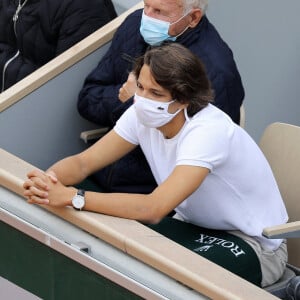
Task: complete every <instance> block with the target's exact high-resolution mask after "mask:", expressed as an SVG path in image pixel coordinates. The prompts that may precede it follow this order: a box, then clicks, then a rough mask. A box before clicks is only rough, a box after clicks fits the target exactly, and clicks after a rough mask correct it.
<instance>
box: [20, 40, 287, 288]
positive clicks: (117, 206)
mask: <svg viewBox="0 0 300 300" xmlns="http://www.w3.org/2000/svg"><path fill="white" fill-rule="evenodd" d="M134 74H135V76H136V78H137V91H136V95H135V103H134V105H133V106H132V107H130V108H129V109H128V110H127V111H126V112H125V113H124V115H123V116H122V117H121V118H120V120H119V121H118V122H117V124H116V126H115V128H114V129H113V130H112V131H110V132H109V133H108V134H107V135H106V136H104V137H103V138H102V139H100V140H99V141H98V142H97V143H96V144H94V145H93V146H92V147H90V148H89V149H87V150H86V151H84V152H82V153H80V154H78V155H74V156H71V157H68V158H66V159H63V160H61V161H59V162H58V163H56V164H54V165H53V166H52V167H50V168H49V170H48V171H47V172H46V173H43V172H40V171H37V170H34V171H32V172H30V173H29V174H28V178H29V179H28V180H27V181H26V182H25V183H24V188H25V192H24V195H25V196H26V197H27V198H28V201H29V203H38V204H46V205H52V206H57V207H61V206H66V205H73V206H74V207H75V208H77V209H80V210H81V209H84V210H89V211H95V212H99V213H104V214H108V215H113V216H118V217H123V218H129V219H135V220H139V221H142V222H145V223H158V222H159V221H160V220H162V219H163V218H164V217H165V216H166V215H167V214H168V213H169V212H171V211H172V210H173V209H175V211H176V217H177V218H180V219H182V220H184V221H186V222H189V223H193V224H195V225H198V226H202V227H204V228H209V229H217V230H224V231H228V232H231V233H233V234H236V235H237V236H239V237H241V238H242V239H244V240H245V241H247V242H248V243H249V244H250V245H251V246H252V247H253V249H254V250H255V252H256V254H257V256H258V258H259V260H260V264H261V270H262V282H261V285H262V286H265V285H268V284H271V283H273V282H275V281H276V280H277V279H279V278H280V276H281V275H282V273H283V270H284V267H285V263H286V260H287V254H286V246H285V243H284V242H283V241H282V240H280V239H278V240H268V239H266V238H264V237H263V236H262V230H263V228H265V227H267V226H272V225H278V224H282V223H285V222H286V221H287V219H288V217H287V212H286V209H285V206H284V204H283V201H282V198H281V196H280V192H279V190H278V187H277V184H276V182H275V179H274V176H273V174H272V171H271V169H270V166H269V165H268V163H267V161H266V159H265V157H264V156H263V154H262V152H261V151H260V149H259V147H258V146H257V145H256V144H255V142H254V141H253V140H252V139H251V138H250V136H249V135H248V134H247V133H246V132H245V131H244V130H243V129H242V128H241V127H239V126H237V125H236V124H235V123H233V122H232V120H231V119H230V118H229V117H228V116H227V115H226V114H225V113H223V112H222V111H221V110H219V109H218V108H216V107H215V106H213V105H212V104H210V103H209V102H210V101H211V99H212V98H213V93H212V91H211V87H210V83H209V81H208V79H207V77H206V74H205V69H204V67H203V65H202V63H201V61H200V60H199V59H198V58H197V57H196V56H195V55H194V54H192V53H191V52H190V51H189V50H188V49H186V48H184V47H183V46H181V45H179V44H169V45H164V46H160V47H154V48H152V49H150V50H149V51H147V52H146V54H145V55H144V56H143V57H141V58H140V59H139V60H137V62H136V66H135V69H134ZM137 145H140V146H141V148H142V150H143V152H144V154H145V156H146V158H147V160H148V162H149V165H150V167H151V170H152V172H153V175H154V177H155V179H156V181H157V183H158V187H157V188H156V189H155V190H154V191H153V192H152V193H151V194H148V195H143V194H122V193H118V194H115V193H95V192H85V193H84V192H83V191H79V193H78V191H77V189H75V188H74V187H70V185H74V184H76V183H79V182H81V181H82V180H84V179H85V178H86V177H87V176H89V175H90V174H92V173H94V172H95V171H97V170H99V169H101V168H103V167H104V166H106V165H108V164H110V163H112V162H113V161H116V160H117V159H119V158H120V157H122V156H124V155H125V154H127V153H128V152H129V151H132V150H133V149H134V148H135V147H136V146H137ZM78 196H79V198H80V197H81V198H80V199H81V201H79V202H78ZM270 207H272V210H271V211H270V209H269V208H270ZM270 252H271V253H273V254H275V255H271V256H270ZM270 266H273V267H270Z"/></svg>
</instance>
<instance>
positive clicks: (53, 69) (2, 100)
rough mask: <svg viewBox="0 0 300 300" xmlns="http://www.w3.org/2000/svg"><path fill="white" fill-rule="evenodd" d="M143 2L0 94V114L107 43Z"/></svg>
mask: <svg viewBox="0 0 300 300" xmlns="http://www.w3.org/2000/svg"><path fill="white" fill-rule="evenodd" d="M143 6H144V3H143V1H142V2H139V3H138V4H136V5H135V6H133V7H132V8H130V9H129V10H127V11H126V12H124V13H123V14H121V15H120V16H118V17H117V18H115V19H114V20H112V21H111V22H109V23H107V24H106V25H104V26H103V27H101V28H100V29H98V30H97V31H95V32H94V33H92V34H91V35H89V36H88V37H86V38H85V39H83V40H82V41H80V42H79V43H77V44H76V45H74V46H72V47H71V48H69V49H68V50H66V51H65V52H63V53H62V54H60V55H59V56H57V57H55V58H54V59H52V60H51V61H50V62H48V63H47V64H45V65H44V66H42V67H40V68H39V69H37V70H36V71H34V72H33V73H31V74H30V75H28V76H27V77H25V78H24V79H22V80H20V81H19V82H17V83H16V84H14V85H13V86H12V87H10V88H8V89H7V90H5V91H4V92H2V93H1V94H0V112H2V111H4V110H5V109H7V108H8V107H10V106H11V105H13V104H14V103H16V102H18V101H19V100H21V99H22V98H23V97H25V96H26V95H28V94H30V93H31V92H32V91H34V90H35V89H37V88H38V87H40V86H41V85H43V84H44V83H46V82H47V81H49V80H50V79H52V78H54V77H55V76H57V75H58V74H60V73H61V72H63V71H64V70H66V69H67V68H69V67H71V66H72V65H74V64H75V63H77V62H78V61H80V60H81V59H82V58H83V57H85V56H87V55H89V54H90V53H92V52H93V51H95V50H96V49H98V48H100V47H101V46H103V45H104V44H106V43H107V42H109V41H110V40H111V39H112V37H113V35H114V33H115V32H116V30H117V28H118V27H119V26H120V24H121V23H122V22H123V21H124V19H125V18H126V17H127V16H128V15H129V14H130V13H132V12H133V11H135V10H137V9H139V8H142V7H143Z"/></svg>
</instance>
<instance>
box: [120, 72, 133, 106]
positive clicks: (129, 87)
mask: <svg viewBox="0 0 300 300" xmlns="http://www.w3.org/2000/svg"><path fill="white" fill-rule="evenodd" d="M135 92H136V78H135V75H134V74H133V73H132V72H131V73H129V75H128V78H127V81H126V82H125V83H124V84H123V85H122V86H121V88H120V90H119V100H120V101H121V102H123V103H124V102H126V101H127V100H128V99H130V98H131V97H132V96H133V95H134V94H135Z"/></svg>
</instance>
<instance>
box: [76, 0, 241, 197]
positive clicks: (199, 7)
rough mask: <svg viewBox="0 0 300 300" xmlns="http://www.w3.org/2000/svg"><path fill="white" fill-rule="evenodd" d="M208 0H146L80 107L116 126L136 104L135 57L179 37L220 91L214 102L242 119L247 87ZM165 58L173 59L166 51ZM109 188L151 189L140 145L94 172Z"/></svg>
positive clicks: (125, 27)
mask: <svg viewBox="0 0 300 300" xmlns="http://www.w3.org/2000/svg"><path fill="white" fill-rule="evenodd" d="M207 2H208V1H207V0H198V1H196V0H164V1H161V0H145V1H144V9H143V10H137V11H135V12H134V13H132V14H131V15H130V16H129V17H128V18H127V19H126V20H125V21H124V22H123V24H122V25H121V26H120V28H119V29H118V31H117V32H116V34H115V36H114V38H113V41H112V44H111V46H110V48H109V50H108V52H107V53H106V55H105V56H104V57H103V59H102V60H101V61H100V63H99V64H98V66H97V67H96V68H95V69H94V70H93V71H92V72H91V73H90V75H89V76H88V77H87V78H86V80H85V83H84V86H83V88H82V90H81V92H80V94H79V100H78V111H79V113H80V114H81V115H82V116H83V117H84V118H86V119H88V120H90V121H93V122H95V123H97V124H99V125H101V126H109V127H112V126H113V125H114V124H115V122H116V121H117V120H118V118H119V117H120V116H121V115H122V113H123V112H124V111H125V110H126V109H127V108H128V107H129V106H130V105H131V104H132V96H133V94H134V92H135V88H136V85H135V78H134V77H133V76H132V75H131V69H132V63H133V61H134V59H135V58H136V57H138V56H140V55H142V54H143V53H144V52H145V51H146V49H147V48H148V47H149V45H159V44H161V43H163V42H167V41H169V42H178V43H180V44H182V45H184V46H185V47H187V48H189V49H190V50H191V51H193V52H194V53H195V54H196V55H198V56H199V58H200V59H201V60H202V62H203V63H204V65H205V67H206V71H207V74H208V77H209V79H210V81H211V83H212V87H213V90H214V93H215V99H214V104H215V105H216V106H218V107H219V108H220V109H222V110H223V111H224V112H226V113H227V114H228V115H230V116H231V118H232V119H233V121H234V122H236V123H238V122H239V118H240V115H239V111H240V106H241V104H242V101H243V98H244V89H243V85H242V82H241V78H240V75H239V72H238V70H237V67H236V64H235V62H234V59H233V54H232V51H231V50H230V48H229V47H228V46H227V44H226V43H225V42H224V41H223V40H222V39H221V37H220V35H219V34H218V32H217V31H216V29H215V28H214V26H213V25H212V24H211V23H210V22H209V20H208V18H207V17H206V15H205V11H206V8H207ZM166 59H168V58H167V57H166ZM94 178H95V179H96V181H97V182H98V183H99V184H100V185H101V186H102V187H103V188H105V189H107V190H108V191H120V192H139V193H149V192H150V191H152V190H153V189H154V188H155V186H156V182H155V181H154V178H153V176H152V173H151V170H150V168H149V166H148V164H147V162H146V160H145V158H144V156H143V154H142V152H141V151H140V149H137V150H135V151H134V152H132V153H130V154H129V155H127V156H126V157H124V158H123V159H122V160H120V161H118V162H117V163H116V164H114V165H113V166H110V167H108V168H106V169H104V170H102V171H101V172H99V173H97V174H95V175H94Z"/></svg>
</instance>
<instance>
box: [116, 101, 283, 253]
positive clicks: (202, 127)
mask: <svg viewBox="0 0 300 300" xmlns="http://www.w3.org/2000/svg"><path fill="white" fill-rule="evenodd" d="M114 130H115V131H116V132H117V134H119V135H120V136H121V137H123V138H124V139H126V140H127V141H129V142H130V143H133V144H137V145H138V144H139V145H140V146H141V148H142V150H143V152H144V154H145V156H146V158H147V160H148V163H149V165H150V167H151V170H152V172H153V175H154V177H155V179H156V181H157V183H158V184H160V183H162V182H163V181H164V180H166V178H167V177H168V176H169V175H170V174H171V172H172V171H173V169H174V168H175V166H176V165H191V166H199V167H205V168H208V169H209V170H210V172H209V174H208V175H207V177H206V178H205V180H204V181H203V183H202V184H201V186H199V188H198V189H197V190H196V191H195V192H194V193H193V194H192V195H191V196H189V197H188V198H187V199H186V200H184V201H183V202H182V203H181V204H180V205H179V206H178V207H177V208H176V209H175V210H176V212H177V213H178V214H179V215H180V216H181V217H182V218H183V219H184V220H185V221H186V222H190V223H193V224H196V225H199V226H203V227H206V228H210V229H219V230H240V231H242V232H243V233H245V234H247V235H249V236H252V237H254V238H256V239H257V240H259V241H260V242H261V244H262V245H263V246H264V247H265V248H267V249H276V248H277V247H278V246H279V244H280V243H281V240H268V239H266V238H264V237H263V236H262V231H263V229H264V228H265V227H269V226H273V225H278V224H283V223H285V222H286V221H287V219H288V217H287V212H286V209H285V206H284V203H283V200H282V198H281V196H280V192H279V190H278V187H277V184H276V181H275V179H274V176H273V174H272V171H271V168H270V166H269V164H268V162H267V160H266V159H265V157H264V155H263V154H262V152H261V150H260V149H259V147H258V146H257V145H256V143H255V142H254V141H253V140H252V138H251V137H250V136H249V135H248V134H247V133H246V131H245V130H243V129H242V128H241V127H240V126H238V125H236V124H235V123H233V122H232V120H231V119H230V118H229V117H228V116H227V115H226V114H225V113H223V112H222V111H221V110H219V109H218V108H216V107H215V106H213V105H211V104H209V105H208V106H207V107H206V108H204V109H202V110H201V111H200V112H199V113H197V114H196V115H194V116H193V117H192V118H188V120H187V121H186V122H185V125H184V126H183V128H182V129H181V130H180V132H179V133H178V134H177V135H176V136H175V137H174V138H172V139H165V138H164V136H163V135H162V133H161V132H160V131H159V130H157V129H154V128H148V127H145V126H144V125H142V124H141V123H140V122H139V121H138V120H137V118H136V114H135V108H134V105H133V106H131V107H130V108H129V109H128V110H127V111H126V112H125V113H124V114H123V116H122V117H121V118H120V120H119V121H118V122H117V124H116V126H115V128H114Z"/></svg>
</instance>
